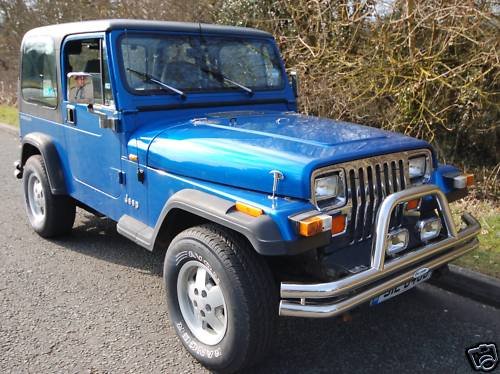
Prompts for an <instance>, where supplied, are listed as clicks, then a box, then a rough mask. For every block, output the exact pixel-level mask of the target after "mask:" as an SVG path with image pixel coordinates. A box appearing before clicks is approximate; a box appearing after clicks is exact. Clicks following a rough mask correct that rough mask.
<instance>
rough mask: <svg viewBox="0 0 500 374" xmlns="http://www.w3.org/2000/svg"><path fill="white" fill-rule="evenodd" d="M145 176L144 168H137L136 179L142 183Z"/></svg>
mask: <svg viewBox="0 0 500 374" xmlns="http://www.w3.org/2000/svg"><path fill="white" fill-rule="evenodd" d="M145 176H146V174H145V173H144V170H142V169H138V170H137V180H138V181H139V182H141V183H144V178H145Z"/></svg>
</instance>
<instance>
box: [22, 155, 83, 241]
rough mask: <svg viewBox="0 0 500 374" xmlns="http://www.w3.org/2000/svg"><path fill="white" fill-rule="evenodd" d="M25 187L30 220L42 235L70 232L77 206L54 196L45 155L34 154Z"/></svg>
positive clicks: (24, 179) (65, 198)
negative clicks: (44, 158) (44, 160)
mask: <svg viewBox="0 0 500 374" xmlns="http://www.w3.org/2000/svg"><path fill="white" fill-rule="evenodd" d="M23 187H24V198H25V203H26V213H27V214H28V219H29V221H30V224H31V226H32V227H33V229H34V230H35V231H36V232H37V233H38V234H39V235H40V236H42V237H44V238H50V237H54V236H58V235H62V234H66V233H68V232H69V231H70V230H71V228H72V227H73V223H74V222H75V211H76V208H75V203H74V201H73V199H71V198H70V197H68V196H59V195H53V194H52V192H51V190H50V185H49V179H48V176H47V170H46V168H45V163H44V162H43V158H42V156H40V155H34V156H31V157H30V158H29V159H28V161H26V164H25V166H24V170H23Z"/></svg>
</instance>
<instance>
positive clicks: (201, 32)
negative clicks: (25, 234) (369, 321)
mask: <svg viewBox="0 0 500 374" xmlns="http://www.w3.org/2000/svg"><path fill="white" fill-rule="evenodd" d="M21 54H22V60H21V61H22V63H21V73H20V87H19V92H20V97H19V108H20V123H21V127H20V135H21V143H22V148H21V158H20V160H19V161H18V162H17V163H16V165H15V168H16V170H15V175H16V176H17V177H18V178H20V179H22V181H23V188H24V195H25V200H26V210H27V214H28V218H29V222H30V224H31V226H32V227H33V229H34V230H35V231H36V232H37V233H38V234H40V236H42V237H44V238H49V237H54V236H56V235H62V234H66V233H68V232H69V231H70V230H71V228H72V226H73V223H74V219H75V209H76V207H77V206H78V207H80V208H83V209H85V210H88V211H90V212H93V213H96V214H101V215H104V216H107V217H109V218H110V219H112V220H114V221H116V222H117V230H118V232H119V233H120V234H122V235H124V236H126V237H127V238H129V239H131V240H133V241H134V242H136V243H137V244H139V245H140V246H142V247H144V248H146V249H148V250H150V251H153V250H163V251H165V252H166V254H165V263H164V280H165V288H166V298H167V302H168V312H169V318H170V321H171V322H172V324H173V326H174V327H175V330H176V332H177V334H178V336H179V338H180V340H181V341H182V343H183V344H184V346H185V347H186V349H187V350H188V351H189V352H190V353H191V354H192V355H193V356H194V357H195V358H196V359H198V360H199V361H200V362H201V363H202V364H203V365H205V366H206V367H208V368H211V369H214V370H219V371H224V372H234V371H237V370H240V369H242V368H244V367H248V366H249V365H252V364H253V363H255V362H257V361H258V360H259V359H261V358H262V357H263V356H264V355H265V354H266V353H267V352H268V351H269V348H270V345H271V343H272V338H273V336H274V335H275V331H274V329H275V325H276V320H277V317H278V315H281V316H299V317H314V318H324V317H333V316H338V315H341V314H343V313H345V312H346V311H348V310H350V309H352V308H354V307H356V306H358V305H360V304H362V303H366V302H371V303H372V304H378V303H380V302H382V301H384V300H386V299H388V298H390V297H393V296H395V295H398V294H400V293H401V292H403V291H405V290H407V289H409V288H411V287H412V286H414V285H415V284H417V283H419V282H422V281H425V280H427V279H429V277H430V276H431V274H432V272H433V271H434V270H437V269H439V268H441V267H443V266H445V265H446V264H447V263H448V262H449V261H451V260H453V259H455V258H457V257H458V256H461V255H463V254H464V253H466V252H468V251H470V250H471V249H473V248H475V247H476V246H477V244H478V240H477V235H478V232H479V229H480V226H479V224H478V222H477V221H476V220H475V219H474V218H473V217H472V216H470V215H469V214H464V215H463V217H462V220H463V223H462V225H461V226H460V227H458V226H456V225H455V223H454V221H453V218H452V215H451V213H450V208H449V205H448V203H449V202H450V201H453V200H456V199H459V198H462V197H463V196H465V195H466V194H467V187H468V186H469V185H470V184H471V183H472V182H473V177H472V176H471V175H464V174H462V173H461V172H460V171H459V170H458V169H456V168H454V167H452V166H447V165H442V164H439V163H438V160H437V158H436V154H435V152H434V151H433V150H432V148H431V147H430V145H429V144H428V143H426V142H424V141H422V140H417V139H413V138H410V137H406V136H403V135H400V134H395V133H391V132H387V131H382V130H378V129H374V128H370V127H365V126H360V125H356V124H352V123H346V122H340V121H333V120H329V119H324V118H316V117H311V116H306V115H301V114H299V113H297V100H296V98H297V78H296V75H294V74H292V75H290V76H287V74H286V71H285V66H284V63H283V61H282V59H281V58H280V55H279V51H278V48H277V46H276V43H275V41H274V39H273V37H272V35H270V34H268V33H266V32H263V31H259V30H255V29H249V28H237V27H226V26H216V25H204V24H189V23H174V22H149V21H132V20H103V21H91V22H79V23H70V24H64V25H54V26H47V27H41V28H37V29H34V30H31V31H29V32H28V33H27V34H26V35H25V37H24V39H23V42H22V48H21Z"/></svg>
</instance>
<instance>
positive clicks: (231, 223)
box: [150, 189, 285, 255]
mask: <svg viewBox="0 0 500 374" xmlns="http://www.w3.org/2000/svg"><path fill="white" fill-rule="evenodd" d="M208 222H211V223H215V224H218V225H220V226H222V227H225V228H226V229H229V230H231V231H234V232H236V233H238V234H240V235H241V236H242V237H244V238H245V239H246V240H247V241H248V242H249V243H250V245H251V246H252V247H253V248H254V249H255V250H256V251H257V252H258V253H260V254H263V255H282V254H285V247H284V246H283V239H282V237H281V233H280V231H279V228H278V226H277V225H276V224H275V222H274V221H273V220H272V218H271V217H270V216H268V215H262V216H260V217H251V216H248V215H246V214H243V213H241V212H238V211H237V210H236V209H235V202H234V201H230V200H226V199H223V198H221V197H218V196H215V195H212V194H209V193H206V192H203V191H199V190H194V189H185V190H181V191H179V192H177V193H175V194H174V195H172V197H171V198H170V199H169V200H168V201H167V203H166V204H165V206H164V207H163V209H162V212H161V214H160V216H159V218H158V220H157V224H156V226H155V228H154V231H153V235H152V245H151V248H150V249H156V250H157V249H160V248H163V249H164V248H166V247H167V246H168V245H169V244H170V241H171V240H172V239H173V238H174V237H175V236H176V235H177V234H179V233H180V232H181V231H183V230H185V229H187V228H189V227H192V226H196V225H199V224H203V223H208Z"/></svg>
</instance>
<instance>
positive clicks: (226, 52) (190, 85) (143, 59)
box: [120, 35, 284, 94]
mask: <svg viewBox="0 0 500 374" xmlns="http://www.w3.org/2000/svg"><path fill="white" fill-rule="evenodd" d="M120 50H121V54H122V61H123V74H124V76H125V77H126V83H127V85H128V88H129V89H130V90H132V91H133V92H134V93H139V94H140V93H143V94H156V93H158V92H159V91H161V90H162V87H161V86H159V85H158V84H155V83H154V82H151V80H148V79H144V78H143V77H141V76H140V75H138V74H134V73H133V71H136V72H141V73H144V74H147V75H148V76H150V77H154V78H155V79H157V80H159V81H161V82H162V83H164V84H167V85H169V86H172V87H175V88H176V89H178V90H181V91H187V92H203V91H228V90H241V88H242V87H241V86H244V88H248V89H251V90H257V91H258V90H271V89H281V88H283V84H284V82H283V77H282V71H281V64H280V59H279V57H278V55H277V53H276V51H275V49H274V47H273V44H272V42H271V41H268V40H262V39H244V38H233V37H226V36H224V37H220V36H217V37H215V36H173V35H168V36H167V35H153V36H152V35H147V36H136V35H134V36H132V35H125V36H124V37H122V38H121V39H120ZM163 91H164V92H168V91H165V90H163Z"/></svg>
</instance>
